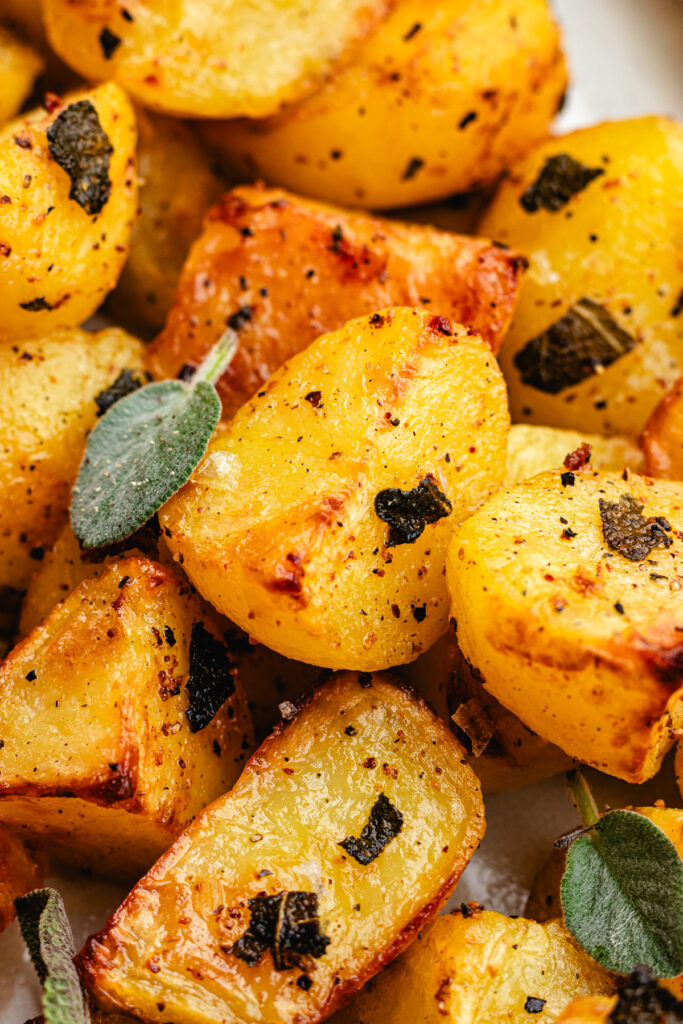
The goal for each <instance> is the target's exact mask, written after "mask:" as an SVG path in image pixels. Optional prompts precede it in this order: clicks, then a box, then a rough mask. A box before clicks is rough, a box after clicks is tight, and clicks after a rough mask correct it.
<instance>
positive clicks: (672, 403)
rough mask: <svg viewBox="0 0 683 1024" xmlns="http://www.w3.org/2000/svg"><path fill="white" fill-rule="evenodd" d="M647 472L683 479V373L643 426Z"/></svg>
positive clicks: (642, 441) (665, 478)
mask: <svg viewBox="0 0 683 1024" xmlns="http://www.w3.org/2000/svg"><path fill="white" fill-rule="evenodd" d="M641 444H642V446H643V451H644V452H645V465H646V467H647V472H648V473H651V474H652V476H656V477H662V478H663V479H664V480H683V377H681V378H679V380H677V381H676V383H675V384H674V386H673V387H672V389H671V391H669V392H667V394H666V395H665V396H664V398H663V399H662V400H661V402H660V403H659V405H658V406H657V408H656V409H655V410H654V412H653V413H652V415H651V416H650V418H649V420H648V421H647V423H646V424H645V427H644V428H643V434H642V437H641Z"/></svg>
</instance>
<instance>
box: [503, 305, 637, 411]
mask: <svg viewBox="0 0 683 1024" xmlns="http://www.w3.org/2000/svg"><path fill="white" fill-rule="evenodd" d="M635 346H636V341H635V338H632V337H631V335H630V334H627V332H626V331H625V330H623V328H621V327H620V326H619V324H617V323H616V321H615V320H614V319H613V318H612V316H611V315H610V313H609V312H608V311H607V310H606V309H605V308H604V306H601V305H599V303H597V302H593V300H592V299H587V298H583V299H579V301H578V302H576V303H575V304H574V305H573V306H572V307H571V308H570V309H569V310H568V311H567V312H566V313H565V314H564V316H563V317H561V318H560V319H559V320H557V321H556V322H555V323H554V324H551V326H550V327H548V329H547V330H546V331H543V333H542V334H538V335H537V336H536V337H535V338H532V339H531V341H528V342H527V343H526V345H525V346H524V348H521V349H520V350H519V352H518V353H517V354H516V356H515V366H516V367H517V369H518V370H519V372H520V375H521V377H522V380H523V381H524V383H525V384H528V385H529V387H532V388H536V389H537V390H538V391H545V392H546V393H547V394H549V395H556V394H557V393H558V392H559V391H563V390H564V389H565V388H568V387H571V386H572V385H574V384H580V383H581V381H582V380H585V379H586V378H587V377H592V376H593V374H595V373H598V372H599V371H600V370H601V369H603V368H604V367H606V366H610V365H611V363H613V362H615V360H617V359H620V358H621V357H622V356H624V355H626V353H627V352H630V351H631V349H633V348H635Z"/></svg>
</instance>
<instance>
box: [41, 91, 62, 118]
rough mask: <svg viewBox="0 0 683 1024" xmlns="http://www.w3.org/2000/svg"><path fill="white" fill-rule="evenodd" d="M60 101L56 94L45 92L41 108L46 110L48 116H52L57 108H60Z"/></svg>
mask: <svg viewBox="0 0 683 1024" xmlns="http://www.w3.org/2000/svg"><path fill="white" fill-rule="evenodd" d="M61 105H62V101H61V99H60V98H59V96H58V95H57V93H56V92H46V93H45V96H44V98H43V106H44V107H45V109H46V110H47V112H48V114H52V113H53V112H54V111H55V110H57V108H58V107H61Z"/></svg>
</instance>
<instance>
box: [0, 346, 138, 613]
mask: <svg viewBox="0 0 683 1024" xmlns="http://www.w3.org/2000/svg"><path fill="white" fill-rule="evenodd" d="M143 366H144V349H143V346H142V345H141V344H140V342H139V341H137V340H136V339H135V338H132V337H131V336H130V335H128V334H125V333H124V332H123V331H120V330H118V328H108V329H107V330H104V331H98V332H97V333H96V334H88V333H86V332H85V331H80V330H65V331H60V332H56V333H55V334H52V335H50V336H49V337H46V338H44V339H42V340H40V341H25V342H22V343H19V344H17V345H12V346H9V345H4V346H3V345H0V390H2V393H3V395H4V399H5V400H4V402H3V404H2V406H1V407H0V456H1V458H0V587H2V586H9V587H14V588H15V589H17V590H24V589H25V588H26V585H27V584H28V581H29V579H30V577H31V573H32V571H33V569H34V568H35V567H36V566H37V565H38V564H39V563H40V561H41V560H42V559H43V558H44V555H45V551H46V549H47V548H49V547H50V546H51V545H52V544H53V543H54V541H55V540H56V539H57V537H58V535H59V533H60V530H61V529H62V527H63V525H64V523H65V522H66V520H67V516H68V507H69V501H70V497H71V486H72V484H73V482H74V480H75V479H76V475H77V473H78V467H79V465H80V461H81V456H82V454H83V448H84V445H85V439H86V436H87V434H88V433H89V431H90V430H92V428H93V427H94V425H95V423H96V422H97V415H98V411H99V410H98V406H97V404H96V402H97V398H98V397H100V400H102V397H103V393H104V392H106V390H107V389H108V388H110V387H111V386H112V385H113V384H114V383H115V382H116V381H117V380H118V379H119V376H120V375H121V374H122V373H124V371H128V376H129V377H130V379H131V380H133V381H135V380H137V381H140V382H143V381H144V379H145V377H144V369H143ZM61 596H62V597H63V596H64V595H63V594H62V595H61ZM50 607H52V604H50Z"/></svg>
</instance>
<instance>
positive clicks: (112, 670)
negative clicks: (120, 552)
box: [0, 558, 251, 877]
mask: <svg viewBox="0 0 683 1024" xmlns="http://www.w3.org/2000/svg"><path fill="white" fill-rule="evenodd" d="M0 735H1V736H2V739H3V743H2V746H1V747H0V821H1V822H6V823H8V824H12V825H13V826H15V827H16V828H18V829H19V830H21V833H22V834H24V835H27V836H30V837H32V838H35V839H39V840H40V841H41V842H42V843H45V844H49V845H50V846H51V847H53V848H54V849H55V850H57V851H58V852H59V854H60V855H61V856H63V857H65V858H66V859H68V860H72V861H75V862H76V863H81V864H83V863H84V864H87V865H88V866H90V867H92V868H94V869H96V870H104V871H108V872H114V873H117V874H120V873H131V874H135V873H138V877H139V873H140V872H141V871H143V870H145V869H146V868H147V867H149V865H150V864H151V863H152V862H153V861H154V859H155V858H156V857H158V856H159V854H160V853H161V852H162V851H163V850H165V849H166V848H167V847H168V846H169V845H170V843H171V842H172V841H173V840H174V839H175V837H176V836H177V835H178V833H179V832H180V831H181V830H182V829H183V828H184V827H185V826H186V825H187V824H188V822H189V821H191V820H192V818H193V817H194V816H195V814H197V812H198V811H200V810H201V809H202V808H203V807H205V806H206V804H208V803H209V802H210V801H211V800H214V799H215V798H216V797H217V796H220V795H221V794H222V793H224V792H225V790H226V789H228V788H229V786H230V785H231V784H232V783H233V782H234V780H235V779H236V778H237V776H238V775H239V773H240V771H241V768H242V764H243V763H244V760H245V757H246V755H247V753H248V751H249V749H250V747H251V724H250V721H249V715H248V712H247V708H246V698H245V696H244V693H243V692H242V689H241V687H240V686H239V684H238V683H237V682H236V681H235V679H234V677H233V674H232V665H231V661H230V657H229V651H228V650H227V649H226V646H225V643H224V640H223V638H222V636H221V631H220V627H219V626H218V625H217V623H216V621H215V619H214V618H213V613H212V612H211V611H210V610H209V608H208V607H207V606H206V605H205V604H204V603H203V602H202V601H201V600H200V598H199V597H198V596H197V595H196V594H195V593H193V591H192V588H191V587H190V586H189V585H188V584H187V583H186V582H184V581H182V580H181V579H180V578H179V577H178V576H176V575H174V574H173V573H170V572H169V571H168V570H167V569H164V568H163V567H162V566H161V565H158V564H156V563H154V562H150V561H148V560H147V559H144V558H127V559H125V558H124V559H121V560H120V561H117V562H113V563H111V564H110V565H109V566H107V568H106V570H105V571H104V572H103V574H102V575H101V576H100V577H99V578H95V579H90V580H84V581H83V582H82V583H81V584H80V585H79V586H78V587H77V588H76V590H74V591H73V593H72V594H71V595H70V597H69V598H68V599H67V600H66V601H65V602H64V603H63V604H61V605H59V606H58V607H56V608H55V609H54V611H52V612H51V614H50V615H49V616H48V617H47V619H46V620H45V622H44V623H43V624H42V625H41V626H38V627H37V628H36V629H34V630H33V632H32V633H30V634H29V636H28V637H27V638H26V639H25V640H23V641H22V642H21V643H20V644H18V646H17V647H15V648H14V650H13V651H12V652H11V653H10V655H9V656H8V657H7V658H6V660H5V661H4V662H3V663H2V665H1V666H0Z"/></svg>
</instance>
